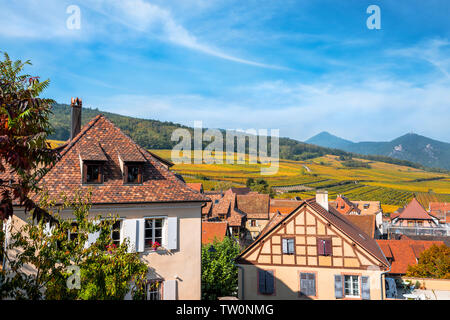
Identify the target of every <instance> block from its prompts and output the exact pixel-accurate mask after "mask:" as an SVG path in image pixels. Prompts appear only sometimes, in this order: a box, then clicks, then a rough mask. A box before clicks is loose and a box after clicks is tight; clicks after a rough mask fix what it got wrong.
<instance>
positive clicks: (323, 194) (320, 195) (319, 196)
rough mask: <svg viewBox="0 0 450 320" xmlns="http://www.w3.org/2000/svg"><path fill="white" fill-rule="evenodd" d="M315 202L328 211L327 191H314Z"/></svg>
mask: <svg viewBox="0 0 450 320" xmlns="http://www.w3.org/2000/svg"><path fill="white" fill-rule="evenodd" d="M316 202H317V203H318V204H320V205H321V206H322V208H324V209H325V210H327V211H328V191H326V190H317V191H316Z"/></svg>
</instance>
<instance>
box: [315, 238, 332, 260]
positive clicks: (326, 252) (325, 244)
mask: <svg viewBox="0 0 450 320" xmlns="http://www.w3.org/2000/svg"><path fill="white" fill-rule="evenodd" d="M331 244H332V243H331V238H317V254H318V255H319V256H331V255H332V249H331Z"/></svg>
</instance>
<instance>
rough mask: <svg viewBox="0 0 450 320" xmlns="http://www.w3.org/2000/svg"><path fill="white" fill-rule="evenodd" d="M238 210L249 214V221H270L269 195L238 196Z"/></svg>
mask: <svg viewBox="0 0 450 320" xmlns="http://www.w3.org/2000/svg"><path fill="white" fill-rule="evenodd" d="M236 200H237V208H238V209H239V210H240V211H242V212H244V213H246V214H247V219H269V202H270V196H269V195H268V194H259V193H248V194H246V195H237V199H236Z"/></svg>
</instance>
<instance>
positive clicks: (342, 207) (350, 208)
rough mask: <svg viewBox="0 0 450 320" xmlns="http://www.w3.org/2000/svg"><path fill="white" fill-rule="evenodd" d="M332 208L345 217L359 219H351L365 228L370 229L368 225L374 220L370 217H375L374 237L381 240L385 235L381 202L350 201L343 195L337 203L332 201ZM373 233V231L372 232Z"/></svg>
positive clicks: (339, 196) (338, 198)
mask: <svg viewBox="0 0 450 320" xmlns="http://www.w3.org/2000/svg"><path fill="white" fill-rule="evenodd" d="M330 206H331V207H333V208H334V209H335V210H336V211H337V212H339V213H341V214H343V215H346V216H353V217H359V218H351V219H353V222H355V223H357V224H358V223H359V224H361V225H364V226H365V227H368V224H370V223H371V221H372V220H373V218H370V217H374V219H375V232H374V233H373V234H374V236H373V237H374V238H380V237H381V235H382V234H383V210H382V208H381V203H380V201H362V200H349V199H348V198H347V197H345V196H343V195H338V196H337V197H336V200H335V201H330ZM371 233H372V231H370V234H371Z"/></svg>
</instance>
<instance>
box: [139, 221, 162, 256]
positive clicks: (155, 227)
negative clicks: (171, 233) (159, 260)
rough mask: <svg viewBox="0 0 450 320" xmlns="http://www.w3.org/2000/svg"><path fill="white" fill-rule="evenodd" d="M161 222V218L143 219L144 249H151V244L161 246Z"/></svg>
mask: <svg viewBox="0 0 450 320" xmlns="http://www.w3.org/2000/svg"><path fill="white" fill-rule="evenodd" d="M163 220H164V219H163V218H150V219H145V235H144V237H145V238H144V241H145V249H150V248H152V246H153V244H155V245H156V246H158V244H159V246H161V245H162V229H163Z"/></svg>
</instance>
